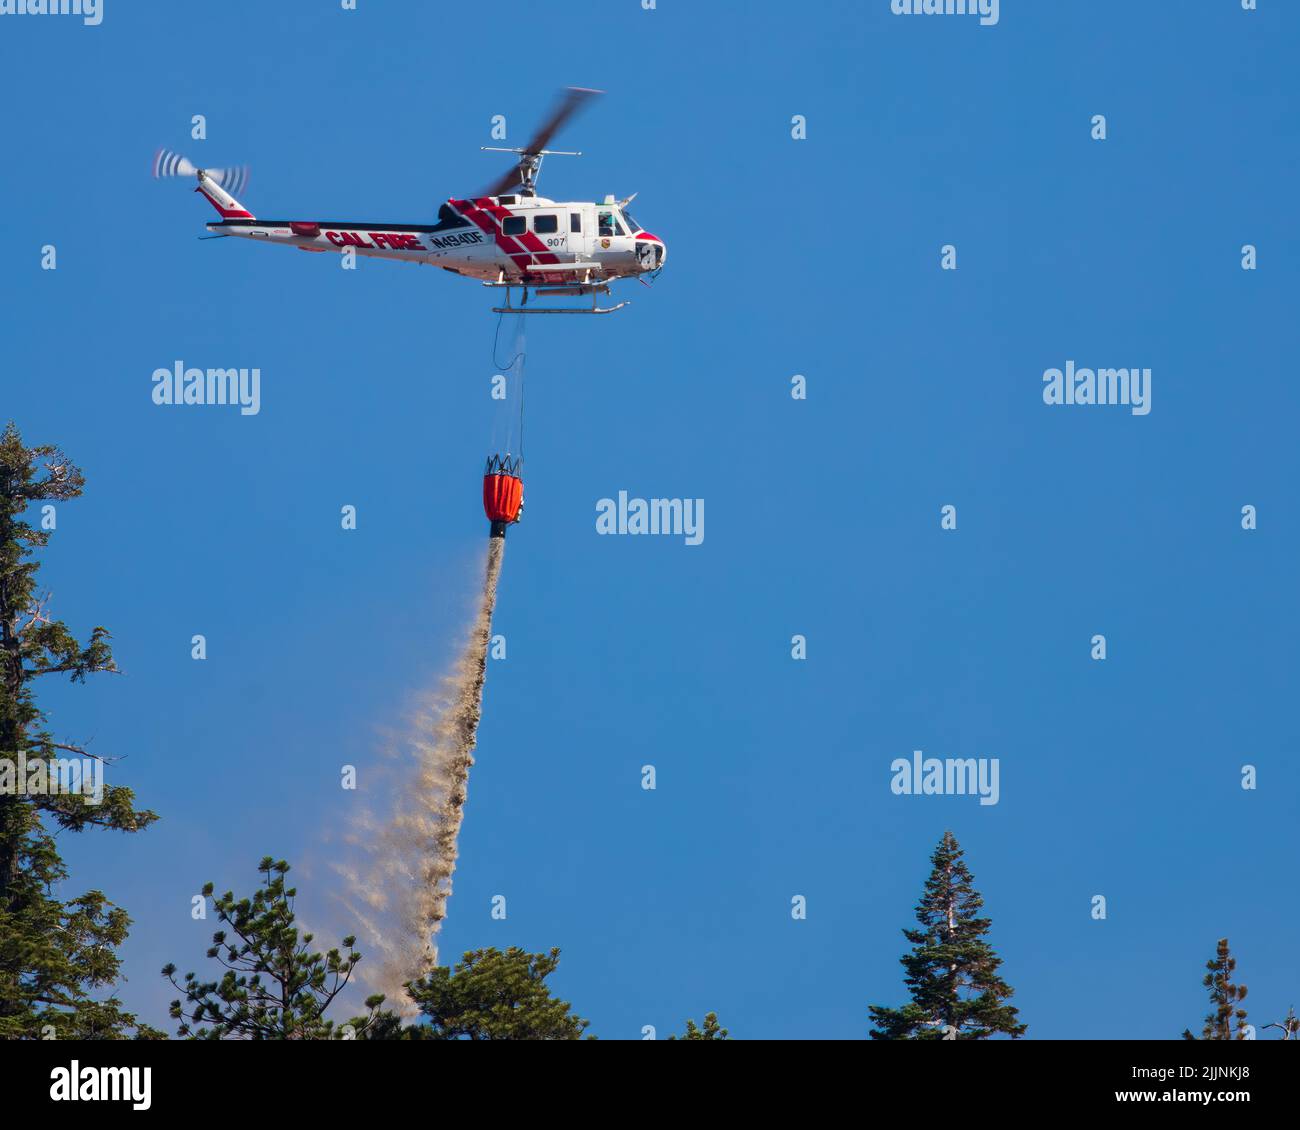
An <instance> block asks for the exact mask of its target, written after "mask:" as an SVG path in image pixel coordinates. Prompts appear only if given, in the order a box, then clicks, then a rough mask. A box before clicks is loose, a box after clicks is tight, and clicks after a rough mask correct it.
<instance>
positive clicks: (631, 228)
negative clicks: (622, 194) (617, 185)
mask: <svg viewBox="0 0 1300 1130" xmlns="http://www.w3.org/2000/svg"><path fill="white" fill-rule="evenodd" d="M623 219H625V220H626V221H627V230H628V233H629V234H634V233H636V232H639V231H640V230H641V225H640V224H638V223H637V222H636V221H635V220H634V219H632V213H631V212H629V211H628V210H627V209H626V208H624V209H623Z"/></svg>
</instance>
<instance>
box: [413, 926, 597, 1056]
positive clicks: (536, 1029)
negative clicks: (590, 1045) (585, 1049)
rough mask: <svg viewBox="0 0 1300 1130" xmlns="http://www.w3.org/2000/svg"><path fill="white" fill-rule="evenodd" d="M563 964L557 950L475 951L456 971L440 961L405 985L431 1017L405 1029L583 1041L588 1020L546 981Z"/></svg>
mask: <svg viewBox="0 0 1300 1130" xmlns="http://www.w3.org/2000/svg"><path fill="white" fill-rule="evenodd" d="M559 963H560V951H559V950H558V949H553V950H551V951H550V953H528V952H527V951H525V950H522V949H519V948H518V947H516V946H511V947H510V948H509V949H508V950H506V951H505V952H504V953H502V952H501V951H500V950H497V949H481V950H471V951H470V952H469V953H467V954H465V956H464V958H463V959H462V960H461V961H459V962H457V964H456V967H455V969H448V968H447V967H446V966H445V965H440V966H438V967H437V968H436V969H434V970H433V972H432V973H430V974H429V975H428V976H427V977H425V978H423V979H422V980H419V981H412V982H411V983H410V984H409V985H408V986H407V992H409V993H410V995H411V999H412V1000H414V1001H415V1003H416V1004H417V1005H418V1006H419V1008H420V1011H421V1012H422V1013H423V1014H424V1016H425V1017H426V1018H427V1019H428V1021H429V1023H428V1024H422V1025H416V1026H414V1027H413V1029H407V1031H408V1032H411V1031H414V1032H415V1033H418V1035H414V1037H413V1038H418V1039H425V1040H580V1039H582V1034H583V1031H584V1030H585V1029H586V1027H587V1025H588V1024H589V1023H590V1022H589V1021H587V1020H583V1019H581V1018H580V1017H577V1016H573V1015H570V1007H571V1006H570V1005H569V1004H568V1003H566V1002H565V1001H562V1000H559V999H558V998H556V997H553V996H551V991H550V988H549V987H548V986H547V985H546V978H547V977H549V976H550V975H551V974H552V973H554V972H555V970H556V967H557V966H558V965H559ZM588 1038H589V1039H590V1038H592V1037H588Z"/></svg>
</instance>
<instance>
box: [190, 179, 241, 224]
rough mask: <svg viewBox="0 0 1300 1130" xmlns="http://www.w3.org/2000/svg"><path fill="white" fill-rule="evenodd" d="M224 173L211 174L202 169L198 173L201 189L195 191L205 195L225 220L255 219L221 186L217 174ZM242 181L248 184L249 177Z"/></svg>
mask: <svg viewBox="0 0 1300 1130" xmlns="http://www.w3.org/2000/svg"><path fill="white" fill-rule="evenodd" d="M222 171H223V170H217V171H216V172H214V173H209V172H208V171H207V170H206V169H200V170H199V171H198V177H199V187H198V188H196V189H195V190H194V191H195V192H201V193H203V195H204V196H206V197H207V198H208V201H209V202H210V203H211V204H212V207H214V208H215V209H216V210H217V211H218V212H220V213H221V218H222V219H223V220H251V219H254V216H253V213H252V212H250V211H249V210H248V209H247V208H245V207H244V206H243V205H242V204H241V203H240V202H239V201H238V200H236V199H235V198H234V197H233V196H232V195H231V194H230V193H229V192H227V191H226V190H225V189H224V188H223V187H222V186H221V183H220V181H219V180H218V179H217V175H216V174H217V173H219V172H222ZM242 180H243V181H244V182H247V180H248V177H247V176H246V175H245V176H244V177H243V178H242ZM241 191H242V188H241Z"/></svg>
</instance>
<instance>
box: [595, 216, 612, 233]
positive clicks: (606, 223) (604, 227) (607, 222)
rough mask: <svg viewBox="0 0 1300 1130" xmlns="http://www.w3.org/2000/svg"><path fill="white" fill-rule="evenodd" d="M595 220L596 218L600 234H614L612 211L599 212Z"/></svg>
mask: <svg viewBox="0 0 1300 1130" xmlns="http://www.w3.org/2000/svg"><path fill="white" fill-rule="evenodd" d="M596 220H597V224H598V225H599V227H600V234H601V235H613V234H614V213H613V212H600V213H599V214H598V215H597V217H596Z"/></svg>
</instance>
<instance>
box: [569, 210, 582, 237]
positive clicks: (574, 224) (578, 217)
mask: <svg viewBox="0 0 1300 1130" xmlns="http://www.w3.org/2000/svg"><path fill="white" fill-rule="evenodd" d="M569 231H571V232H581V231H582V213H581V212H570V213H569Z"/></svg>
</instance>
